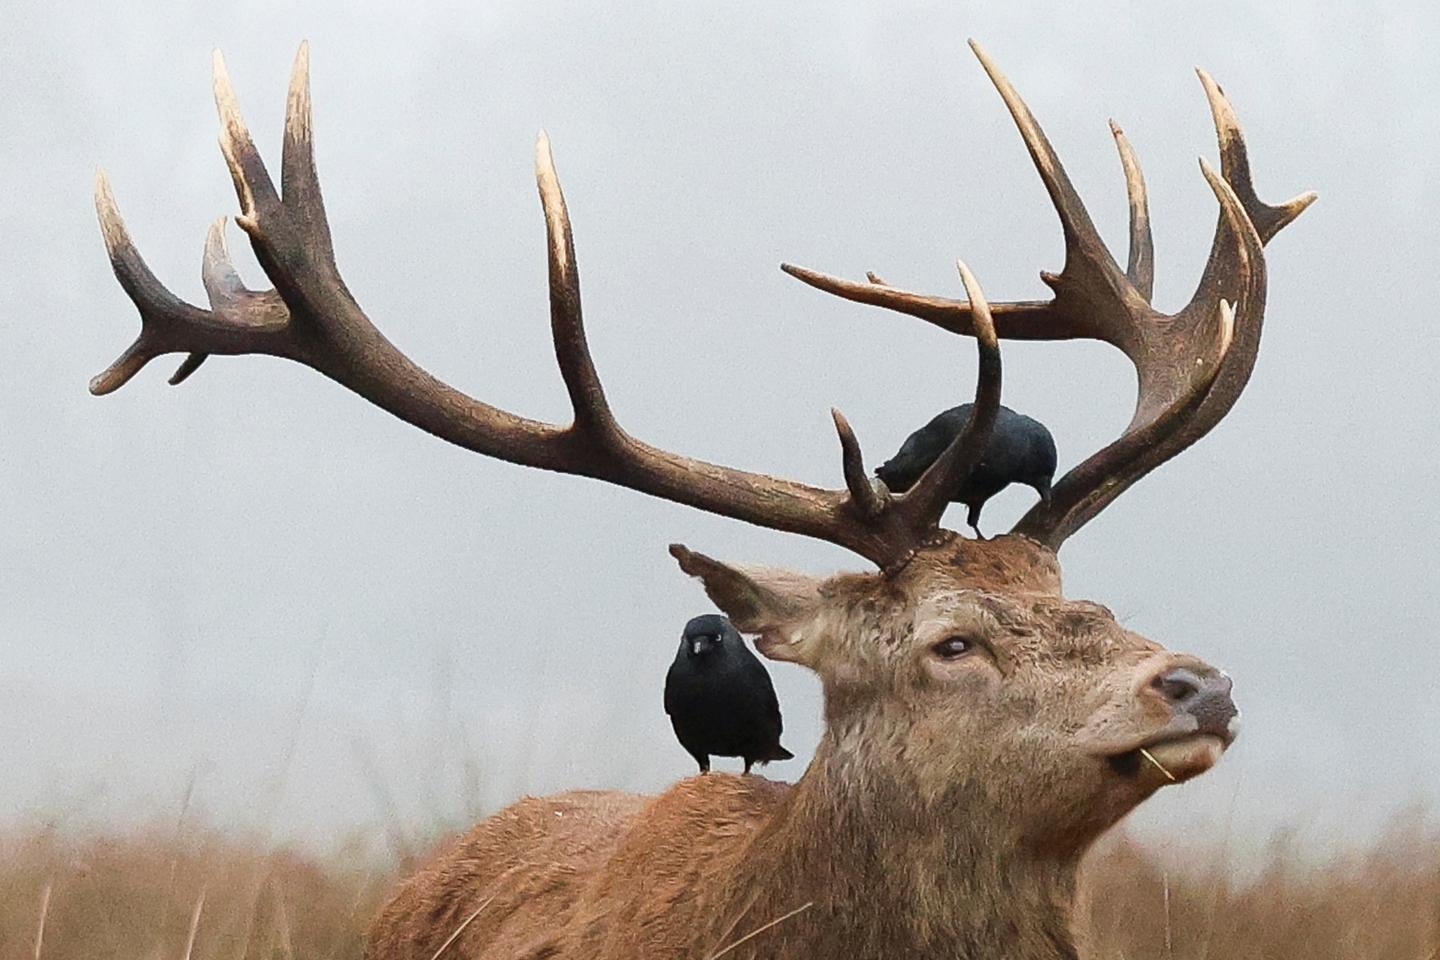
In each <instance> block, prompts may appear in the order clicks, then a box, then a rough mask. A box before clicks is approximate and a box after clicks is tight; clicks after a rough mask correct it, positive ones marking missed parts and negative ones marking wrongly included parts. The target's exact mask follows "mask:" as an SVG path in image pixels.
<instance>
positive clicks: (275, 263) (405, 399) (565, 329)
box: [90, 44, 1000, 568]
mask: <svg viewBox="0 0 1440 960" xmlns="http://www.w3.org/2000/svg"><path fill="white" fill-rule="evenodd" d="M214 76H215V102H216V106H217V107H218V109H219V113H220V121H221V137H220V146H221V150H222V151H223V152H224V154H225V159H226V162H227V164H228V165H229V168H230V175H231V178H232V180H233V181H234V184H235V192H236V195H237V196H238V198H239V201H240V208H241V213H240V215H239V216H238V217H237V218H236V222H237V223H238V224H239V226H240V227H241V229H243V230H244V231H245V233H246V234H247V235H248V236H249V238H250V242H251V246H252V247H253V248H254V251H255V255H256V257H257V259H258V260H259V262H260V265H261V267H262V268H263V269H264V271H265V273H266V275H267V276H268V277H269V278H270V280H271V282H272V283H273V284H274V288H273V289H270V290H250V289H247V288H246V287H245V286H244V285H243V283H241V281H240V278H239V276H238V274H237V273H236V272H235V269H234V266H233V265H232V264H231V262H230V258H229V255H228V252H227V250H226V247H225V240H224V218H221V219H220V220H219V221H217V222H216V223H215V224H214V225H213V226H212V227H211V229H210V234H209V238H208V240H207V243H206V249H205V261H204V271H203V273H204V279H205V288H206V292H207V294H208V296H209V299H210V309H209V310H205V309H202V308H200V307H196V306H193V305H191V304H188V303H186V302H184V301H183V300H181V299H179V298H178V297H176V296H175V295H174V294H172V293H171V292H170V291H169V290H167V289H166V288H165V287H164V286H163V285H162V284H161V283H160V282H159V281H158V280H157V279H156V278H155V276H154V274H153V273H151V271H150V270H149V268H148V267H147V266H146V265H145V262H144V260H143V259H142V258H141V256H140V254H139V252H138V251H137V250H136V248H135V245H134V243H133V242H132V241H131V239H130V235H129V233H128V231H127V230H126V229H125V224H124V221H123V220H122V219H121V217H120V214H119V211H118V209H117V208H116V206H115V202H114V199H113V197H112V196H111V192H110V188H109V185H108V183H107V182H106V179H105V176H104V174H103V173H101V174H100V175H99V178H98V181H97V184H96V191H95V201H96V209H97V212H98V214H99V218H100V226H101V231H102V233H103V234H104V237H105V243H106V247H107V248H108V250H109V252H110V260H111V264H112V266H113V267H114V270H115V275H116V277H117V278H118V279H119V281H120V284H121V286H122V287H123V288H124V290H125V292H126V294H127V295H129V297H130V299H131V300H132V301H133V302H134V303H135V305H136V307H137V308H138V310H139V312H140V321H141V329H140V335H139V336H138V337H137V339H136V340H135V342H134V343H133V344H132V345H131V346H130V347H129V348H128V349H127V350H126V351H125V352H124V353H123V354H122V355H121V357H120V358H119V359H118V360H116V361H115V363H113V364H111V366H110V367H109V368H108V369H107V370H105V372H103V373H101V374H100V375H99V376H97V377H95V379H94V380H92V381H91V385H90V389H91V391H92V392H93V393H95V394H106V393H110V392H111V391H114V390H116V389H118V388H119V387H121V386H123V385H124V384H125V383H127V382H128V381H129V380H130V379H131V378H132V377H134V376H135V374H136V373H138V372H139V371H140V369H141V368H142V367H143V366H144V365H145V364H146V363H148V362H149V361H150V360H152V359H154V358H155V357H158V356H160V355H163V354H168V353H186V354H188V357H187V358H186V360H185V361H184V362H183V363H182V364H181V366H180V368H179V370H177V371H176V373H175V375H174V376H173V377H172V378H171V383H179V382H181V381H183V380H184V379H185V378H186V377H188V376H189V375H190V374H192V373H194V372H195V370H196V369H197V368H198V367H199V366H200V364H201V363H202V362H203V361H204V360H205V358H206V357H207V356H208V355H210V354H249V353H258V354H268V355H270V356H276V357H283V358H286V359H290V360H295V361H298V362H300V363H303V364H305V365H307V366H309V367H312V368H313V369H315V370H317V371H319V372H320V373H323V374H324V375H326V376H327V377H330V378H331V379H333V380H335V381H336V382H338V383H340V384H341V385H343V386H345V387H346V388H347V389H349V390H352V391H353V392H355V393H357V394H359V395H360V396H362V397H364V398H365V399H367V400H369V401H370V402H372V403H374V404H376V405H377V406H379V407H381V408H383V409H385V410H387V411H389V412H390V413H392V414H394V415H395V416H396V417H399V418H400V419H402V420H404V421H406V422H408V423H411V424H413V425H415V426H417V427H419V428H421V429H423V430H426V431H428V432H429V433H432V434H435V435H436V436H438V437H440V438H441V439H444V440H447V441H449V442H451V443H454V444H456V445H458V446H461V447H464V448H466V449H468V450H472V451H474V452H476V453H480V454H484V455H485V456H490V457H495V458H497V459H501V460H506V461H509V462H511V463H517V464H521V465H524V466H531V467H539V468H541V469H546V470H555V471H559V472H562V473H573V474H579V475H583V476H589V477H594V478H597V479H601V480H605V481H608V482H610V483H615V484H618V485H620V486H624V487H629V488H631V489H634V490H638V491H640V492H643V493H647V494H650V495H652V496H656V497H660V498H662V499H666V500H672V501H674V502H677V503H683V504H687V505H689V506H693V507H698V508H699V509H702V510H706V511H708V512H711V513H716V514H720V515H722V516H727V517H732V518H735V519H738V520H744V521H747V522H749V523H754V524H758V525H760V526H765V527H770V528H773V529H776V530H782V531H787V532H791V533H799V534H804V535H806V536H811V537H816V538H818V539H822V540H827V541H829V542H832V543H835V544H838V545H840V546H844V547H846V548H848V549H851V550H853V551H855V552H856V553H859V554H861V555H862V556H865V557H867V558H869V559H871V560H873V561H874V562H875V563H877V564H878V565H880V566H881V567H886V568H893V567H894V566H896V565H899V564H902V563H903V562H904V561H905V560H906V559H908V557H909V556H910V555H911V554H912V553H913V552H914V550H915V549H916V547H917V546H919V545H920V544H921V543H923V542H924V541H926V540H927V539H928V538H930V537H932V536H933V535H934V534H935V531H936V526H937V524H938V522H939V519H940V515H941V513H943V511H944V509H945V506H946V501H947V499H948V497H947V496H946V494H947V492H948V491H949V490H950V489H952V488H953V487H954V486H955V485H957V484H958V483H959V482H960V481H961V480H963V478H964V475H965V474H966V473H967V472H968V471H969V470H970V468H971V467H972V466H973V465H974V463H975V462H976V460H977V459H978V458H979V456H980V453H981V452H982V451H983V450H984V449H985V445H986V443H987V441H988V439H989V433H990V429H991V427H992V425H993V423H994V419H995V413H996V410H997V409H998V406H999V399H1000V354H999V346H998V341H997V339H996V337H995V332H994V329H993V326H992V324H991V320H990V314H989V310H988V308H987V307H986V305H985V301H984V297H983V294H982V293H981V291H980V288H979V285H978V283H976V281H975V278H974V277H973V276H972V275H971V274H970V272H969V271H968V270H967V269H966V268H965V267H964V265H963V264H962V265H961V268H960V272H961V277H962V281H963V283H964V286H965V289H966V293H967V295H968V296H969V297H970V304H971V310H972V315H973V320H972V326H973V328H974V329H975V331H976V336H977V340H978V345H979V356H980V365H979V377H978V386H977V390H976V408H977V413H976V415H975V416H974V417H972V420H971V423H970V426H969V428H968V429H967V430H966V431H965V432H964V434H963V435H962V436H960V437H959V438H957V439H956V441H955V442H954V443H953V444H952V445H951V447H950V449H949V450H947V451H946V453H945V454H944V455H943V456H942V457H941V458H940V459H939V460H938V461H937V462H936V463H935V464H934V465H933V466H932V467H931V469H930V470H929V471H928V472H927V474H926V475H925V476H924V477H922V478H921V480H920V481H919V482H918V483H916V485H915V487H914V488H913V489H912V490H911V491H909V492H908V493H907V494H905V495H904V496H901V497H893V496H890V495H889V494H888V493H886V492H884V491H883V488H882V489H875V488H873V487H871V486H870V485H869V482H868V479H866V478H865V475H864V466H863V462H862V460H861V455H860V448H859V444H858V442H857V441H856V440H855V437H854V434H853V432H852V431H851V430H850V428H849V425H848V423H846V421H845V419H844V417H843V416H841V415H840V414H839V413H838V411H837V412H836V413H835V422H836V428H837V430H838V431H839V434H840V439H841V444H842V465H843V467H844V471H845V476H846V481H847V488H846V489H844V490H826V489H820V488H816V487H810V486H807V485H805V484H801V483H796V482H794V481H790V480H784V479H780V478H776V477H772V476H768V475H766V474H759V473H749V472H745V471H741V470H736V469H733V468H730V467H725V466H719V465H716V464H711V463H706V462H704V461H701V460H695V459H691V458H688V457H683V456H679V455H677V454H673V453H669V452H667V451H664V450H659V449H657V448H655V447H651V446H649V445H647V444H645V443H643V442H641V441H639V440H637V439H635V438H634V437H632V436H630V435H629V434H628V433H626V432H625V431H624V430H623V429H622V428H621V427H620V425H619V424H618V423H617V422H616V420H615V417H614V415H613V414H612V413H611V411H610V407H609V404H608V402H607V401H606V398H605V391H604V389H603V387H602V385H601V382H600V378H599V375H598V374H597V372H596V370H595V365H594V363H593V361H592V360H591V357H590V350H589V346H588V344H587V342H586V339H585V328H584V324H583V322H582V318H581V302H580V281H579V274H578V270H577V267H576V261H575V248H574V241H573V238H572V235H571V229H570V219H569V214H568V213H567V211H566V207H565V199H564V196H563V194H562V193H561V189H560V183H559V179H558V178H557V176H556V174H555V167H554V163H553V160H552V158H551V151H550V145H549V141H548V140H547V139H546V138H545V136H544V135H543V134H542V135H541V137H540V140H539V143H538V144H537V146H536V180H537V184H538V186H539V192H540V201H541V206H542V208H543V210H544V213H545V222H546V229H547V236H548V252H549V275H550V324H551V331H552V335H553V339H554V343H555V356H556V360H557V362H558V365H559V367H560V372H561V376H562V377H563V379H564V382H565V386H566V389H567V391H568V392H569V395H570V401H571V406H572V408H573V411H574V422H573V423H571V424H569V425H568V426H557V425H554V424H549V423H543V422H540V421H536V420H530V419H526V418H524V417H520V416H516V415H515V414H512V413H509V412H508V411H505V410H502V409H499V408H497V407H493V406H490V405H488V404H486V403H483V402H481V401H479V400H476V399H474V398H472V397H470V396H468V395H466V394H464V393H462V392H461V391H459V390H456V389H455V388H454V387H451V386H449V385H448V384H445V383H443V382H441V381H440V380H438V379H436V378H435V377H433V376H432V375H430V374H429V373H427V372H426V371H425V370H423V369H421V368H420V367H419V366H417V365H416V364H415V363H414V362H412V361H411V360H410V359H409V358H408V357H406V356H405V355H404V354H403V353H401V352H400V351H399V350H398V349H396V347H395V346H394V345H393V344H391V343H390V342H389V341H388V340H387V339H386V338H385V337H384V335H383V334H381V333H380V331H379V330H378V329H376V327H375V326H374V325H373V324H372V323H371V322H370V320H369V318H367V317H366V316H365V314H364V312H363V311H362V310H361V309H360V307H359V305H358V304H357V303H356V302H355V300H354V298H353V297H352V296H351V294H350V291H349V289H348V288H347V287H346V286H345V283H344V281H343V280H342V279H341V277H340V273H339V270H338V268H337V267H336V265H335V256H334V250H333V245H332V242H331V236H330V230H329V226H328V223H327V221H326V216H325V208H324V204H323V201H322V198H321V193H320V183H319V178H318V175H317V173H316V169H315V161H314V145H313V137H312V127H311V111H310V86H309V51H308V47H307V46H306V45H304V44H302V45H301V47H300V52H299V54H298V55H297V57H296V60H295V68H294V72H293V75H292V78H291V83H290V92H289V97H288V103H287V110H286V119H285V138H284V147H283V154H282V160H281V178H280V189H279V190H278V191H277V190H276V188H275V184H274V182H273V181H272V179H271V177H270V174H269V171H268V170H267V169H266V167H265V164H264V162H263V161H262V160H261V158H260V155H259V152H258V151H257V150H256V148H255V144H254V142H253V141H252V139H251V137H250V133H249V131H248V129H247V128H246V126H245V123H244V120H243V119H242V117H241V114H240V109H239V105H238V103H237V102H236V99H235V95H234V92H233V91H232V90H231V87H230V82H229V79H228V77H227V75H226V71H225V64H224V61H223V60H222V59H221V57H220V55H219V53H218V52H217V53H216V55H215V62H214Z"/></svg>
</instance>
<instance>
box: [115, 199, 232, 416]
mask: <svg viewBox="0 0 1440 960" xmlns="http://www.w3.org/2000/svg"><path fill="white" fill-rule="evenodd" d="M95 213H96V215H97V216H98V218H99V220H100V233H101V235H102V236H103V237H104V238H105V249H106V251H107V252H108V253H109V254H110V266H111V268H112V269H113V270H114V271H115V278H116V279H117V280H119V281H120V286H121V288H122V289H123V290H124V291H125V293H126V295H127V296H129V297H130V300H131V302H132V303H134V304H135V307H136V309H137V310H138V311H139V313H140V335H139V336H138V337H136V338H135V342H134V343H132V344H131V345H130V346H129V347H128V348H126V350H125V352H124V353H122V354H121V355H120V356H119V357H118V358H117V359H116V360H115V362H114V363H112V364H111V365H110V366H109V367H107V368H106V369H105V370H104V372H102V373H100V374H98V375H96V376H95V377H94V378H92V379H91V381H90V392H91V393H93V394H94V395H95V396H97V397H98V396H103V395H104V394H107V393H110V392H112V391H114V390H118V389H119V388H120V387H123V386H124V385H125V384H126V383H128V382H129V381H130V378H131V377H133V376H135V374H137V373H139V372H140V369H141V368H142V367H144V366H145V364H147V363H149V362H150V361H151V360H153V359H154V358H155V357H157V356H159V355H160V354H162V353H168V352H170V349H169V348H167V346H166V343H167V337H168V334H169V333H170V331H171V330H173V329H174V328H175V327H177V326H182V325H184V324H189V323H202V322H204V319H205V317H206V311H204V310H201V309H200V308H199V307H196V306H193V305H191V304H189V303H186V302H185V301H184V300H181V299H180V298H179V297H177V296H175V295H174V294H173V293H171V292H170V291H169V290H168V289H166V287H165V285H164V284H162V283H161V282H160V281H159V280H158V279H156V277H155V274H154V273H153V272H151V270H150V267H149V266H148V265H147V264H146V263H145V258H144V257H142V256H141V255H140V251H139V250H138V249H136V247H135V243H134V241H133V240H131V239H130V231H129V230H128V229H126V227H125V220H124V218H123V217H121V216H120V209H119V207H117V206H116V204H115V196H114V194H113V193H112V192H111V190H110V181H109V178H107V177H106V176H105V171H104V170H99V171H96V174H95ZM198 365H199V364H198V363H197V364H196V366H198Z"/></svg>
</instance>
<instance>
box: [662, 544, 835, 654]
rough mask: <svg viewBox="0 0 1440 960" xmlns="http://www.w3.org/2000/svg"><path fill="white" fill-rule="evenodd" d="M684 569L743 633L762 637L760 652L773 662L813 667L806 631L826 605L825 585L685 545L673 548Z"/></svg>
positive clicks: (673, 552)
mask: <svg viewBox="0 0 1440 960" xmlns="http://www.w3.org/2000/svg"><path fill="white" fill-rule="evenodd" d="M670 555H671V556H672V557H674V558H675V559H676V560H677V561H679V563H680V569H681V570H684V571H685V572H686V573H688V574H690V576H692V577H696V578H698V579H699V580H700V582H701V583H702V584H704V586H705V593H706V594H707V595H708V596H709V597H710V599H711V600H713V601H714V602H715V605H716V606H717V607H719V608H720V609H721V610H723V611H725V615H726V616H727V617H729V618H730V620H731V621H732V622H733V623H734V624H735V627H736V629H738V630H740V631H741V632H742V633H753V634H758V635H759V639H758V640H756V642H755V647H756V649H757V650H759V651H760V652H761V653H762V654H764V655H765V656H766V657H768V658H770V659H771V660H788V661H791V662H794V663H803V664H807V665H808V663H809V660H810V657H809V655H808V654H809V651H808V648H809V647H810V646H813V644H805V643H804V642H803V640H804V637H803V636H802V633H801V631H802V628H803V627H804V626H805V625H806V624H807V623H809V621H810V620H811V618H812V617H813V616H814V615H815V611H816V609H817V608H818V607H819V605H820V581H819V580H817V579H815V578H814V577H809V576H806V575H805V574H803V573H795V572H794V571H792V570H780V569H775V568H771V567H749V566H743V567H742V566H731V565H730V564H728V563H721V562H720V561H719V560H714V559H711V558H710V557H707V556H705V555H704V554H703V553H696V552H694V551H693V550H689V549H687V548H686V547H685V546H684V545H683V544H679V543H672V544H670Z"/></svg>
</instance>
